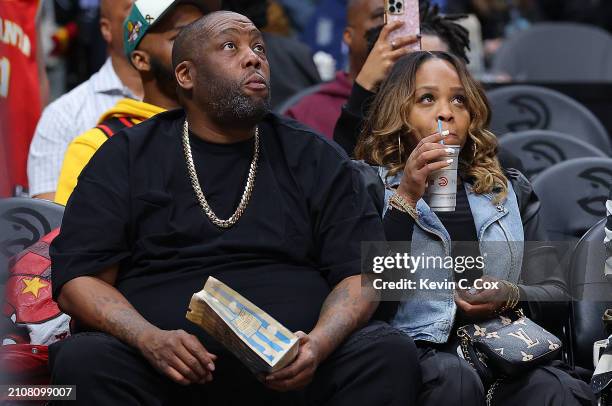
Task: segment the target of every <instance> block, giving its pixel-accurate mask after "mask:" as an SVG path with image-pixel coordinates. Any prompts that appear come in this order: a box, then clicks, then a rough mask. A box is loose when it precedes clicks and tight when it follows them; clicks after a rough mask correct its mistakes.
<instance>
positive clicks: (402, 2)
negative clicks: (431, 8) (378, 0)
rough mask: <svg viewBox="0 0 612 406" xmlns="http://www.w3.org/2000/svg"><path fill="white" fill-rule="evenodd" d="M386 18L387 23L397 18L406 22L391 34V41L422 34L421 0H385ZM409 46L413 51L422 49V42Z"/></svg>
mask: <svg viewBox="0 0 612 406" xmlns="http://www.w3.org/2000/svg"><path fill="white" fill-rule="evenodd" d="M385 19H386V23H387V24H389V23H391V22H393V21H396V20H400V21H403V22H404V25H403V26H402V27H400V28H398V29H397V30H395V31H392V32H391V33H390V34H389V40H390V41H394V40H396V39H397V38H399V37H406V36H414V35H418V34H420V33H421V28H420V25H421V24H420V18H419V0H385ZM409 47H410V48H411V49H412V50H413V51H420V50H421V42H420V41H419V42H416V43H414V44H413V45H410V46H409Z"/></svg>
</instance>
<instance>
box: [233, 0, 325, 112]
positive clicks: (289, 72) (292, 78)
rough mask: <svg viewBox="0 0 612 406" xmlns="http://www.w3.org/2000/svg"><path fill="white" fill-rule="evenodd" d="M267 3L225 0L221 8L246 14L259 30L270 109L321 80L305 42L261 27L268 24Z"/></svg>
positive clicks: (263, 0) (263, 1)
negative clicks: (263, 45) (266, 66)
mask: <svg viewBox="0 0 612 406" xmlns="http://www.w3.org/2000/svg"><path fill="white" fill-rule="evenodd" d="M268 5H269V4H268V1H267V0H225V1H224V5H223V9H224V10H229V11H235V12H237V13H240V14H243V15H245V16H247V17H249V19H250V20H251V21H253V23H254V24H255V26H256V27H257V28H259V29H260V30H262V35H263V37H264V41H265V42H266V52H267V58H268V61H269V62H270V66H272V70H271V77H270V86H271V92H272V99H271V102H270V103H271V106H272V108H273V109H274V108H276V107H278V106H279V105H280V104H281V103H282V102H284V101H285V100H287V99H288V98H290V97H291V96H293V95H294V94H295V93H297V92H299V91H300V90H302V89H304V88H307V87H310V86H313V85H316V84H317V83H319V82H321V78H320V77H319V72H318V71H317V67H316V65H315V64H314V61H313V59H312V52H311V51H310V48H308V46H307V45H306V44H304V43H302V42H300V41H298V40H297V39H294V38H291V37H285V36H282V35H279V34H276V33H271V32H266V31H265V30H264V28H265V27H266V26H267V25H268V18H267V11H268Z"/></svg>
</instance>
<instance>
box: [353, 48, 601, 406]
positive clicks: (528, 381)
mask: <svg viewBox="0 0 612 406" xmlns="http://www.w3.org/2000/svg"><path fill="white" fill-rule="evenodd" d="M490 116H491V111H490V108H489V104H488V102H487V99H486V96H485V93H484V91H483V90H482V88H481V86H480V85H479V84H478V83H477V82H476V81H475V80H474V79H473V78H472V76H471V75H470V73H469V72H468V70H467V68H466V67H465V65H464V63H463V62H462V61H460V60H459V59H458V58H457V57H455V56H452V55H450V54H448V53H444V52H415V53H412V54H410V55H407V56H404V57H402V58H401V59H400V60H398V61H397V62H396V64H395V65H394V67H393V68H392V70H391V72H390V73H389V75H388V77H387V78H386V79H385V80H384V81H383V82H382V84H381V85H380V88H379V90H378V92H377V94H376V97H375V98H374V100H373V102H372V104H371V107H370V110H369V114H368V116H367V119H366V121H365V124H364V126H363V130H362V133H361V136H360V138H359V141H358V143H357V148H356V150H355V155H356V158H357V159H361V160H364V161H366V162H367V163H369V164H371V165H373V166H375V168H377V170H378V173H379V175H380V177H381V179H382V180H383V182H384V184H385V195H386V196H385V211H384V225H385V231H386V235H387V239H388V240H389V241H411V249H412V250H413V251H415V250H417V249H418V251H415V255H416V254H417V253H418V255H424V256H427V257H447V256H451V257H453V258H455V259H456V258H458V257H459V256H463V257H466V256H472V257H479V256H481V255H484V256H485V257H486V260H485V265H484V267H481V268H480V269H479V268H478V267H473V268H472V269H471V270H468V271H465V272H464V273H461V274H459V273H458V271H456V272H455V271H453V269H446V270H445V269H441V268H436V269H427V268H424V269H420V270H418V271H417V274H416V275H417V277H418V278H420V279H424V278H427V279H429V280H430V281H432V282H444V281H453V280H455V281H459V279H464V280H465V281H467V283H468V286H469V285H471V284H472V283H473V282H474V281H475V280H476V279H484V280H487V281H490V282H498V288H491V289H485V288H482V289H481V288H478V289H474V288H472V289H470V290H467V289H457V290H453V289H437V290H436V291H431V290H425V289H415V290H412V291H410V294H409V296H408V297H407V298H404V300H403V301H402V302H400V303H399V306H398V309H397V311H396V312H395V314H394V316H393V317H392V323H393V325H394V326H395V327H397V328H399V329H400V330H402V331H403V332H405V333H406V334H409V335H410V336H412V338H413V339H414V340H415V342H416V343H417V346H418V347H419V351H420V363H421V369H422V375H423V391H422V394H421V399H420V400H421V403H420V404H427V405H429V404H431V405H437V404H458V405H459V404H461V405H481V404H485V399H487V400H488V401H489V402H487V403H490V404H494V405H521V404H529V405H580V404H590V400H591V399H592V394H591V393H590V390H589V388H588V385H586V383H584V382H581V381H579V380H578V379H576V378H574V377H573V376H572V375H571V372H569V370H568V368H566V367H565V366H564V364H562V363H561V362H560V361H553V362H551V363H547V364H543V365H540V366H539V367H537V368H535V369H532V370H530V371H527V372H525V373H524V374H523V375H521V376H519V377H516V378H512V379H510V378H508V379H505V380H503V381H502V382H501V383H499V384H497V385H495V386H493V387H492V389H491V388H484V386H483V384H482V383H481V381H480V378H479V377H478V375H477V374H476V373H475V371H474V369H472V367H471V366H470V365H469V364H468V363H467V362H466V361H464V360H463V359H461V358H460V356H458V351H457V339H456V330H457V328H458V327H460V326H462V325H464V324H468V323H476V322H478V321H482V320H487V319H491V318H492V317H495V316H496V315H497V313H498V312H499V311H502V310H508V309H509V308H512V307H513V306H512V305H514V306H517V305H518V306H520V307H521V308H523V310H524V312H525V313H526V314H527V315H529V316H531V318H532V319H535V320H536V322H538V323H539V324H540V325H543V326H545V327H546V328H548V329H549V330H552V331H559V330H560V328H559V327H560V326H561V325H562V323H563V321H564V317H563V312H562V311H560V309H563V305H564V301H566V300H567V298H568V295H567V288H566V283H565V281H564V275H563V272H562V270H561V267H554V266H550V262H539V263H536V264H534V263H533V258H535V257H534V256H533V255H528V254H533V252H529V253H528V252H527V251H530V250H531V249H532V248H531V245H527V244H524V242H525V241H546V235H545V233H544V232H543V230H542V229H541V228H540V226H539V224H538V211H539V202H538V199H537V197H536V196H535V194H534V193H533V190H532V189H531V185H530V184H529V181H528V180H527V179H526V178H525V177H524V176H523V175H522V174H521V173H520V172H519V171H517V170H515V169H502V167H501V166H500V164H499V161H498V159H497V157H496V152H497V141H496V137H495V135H493V134H492V133H491V132H490V131H489V130H488V126H489V121H490ZM439 122H441V123H442V128H443V131H442V132H441V133H440V131H439V124H438V123H439ZM450 145H457V146H459V147H460V153H459V159H458V160H459V162H458V178H457V197H456V208H455V211H453V212H434V211H433V210H432V209H431V208H430V207H429V205H428V204H427V202H426V200H427V196H426V189H427V182H428V180H427V179H428V177H429V175H430V174H431V173H432V172H433V171H436V170H440V169H443V168H446V167H448V166H449V165H450V164H451V163H452V159H453V158H451V156H452V154H451V152H452V151H450V149H449V146H450ZM458 242H461V244H457V243H458ZM464 242H472V243H471V244H465V243H464ZM416 247H418V248H416ZM541 249H542V247H538V249H537V250H540V251H538V252H539V253H542V252H544V251H542V250H541ZM537 250H536V251H537ZM547 252H548V253H550V250H549V251H547ZM487 254H488V256H487ZM553 256H554V255H553ZM541 258H542V257H541V256H540V259H541ZM547 259H550V257H547ZM457 263H458V262H457ZM485 389H486V390H487V392H488V393H487V395H485Z"/></svg>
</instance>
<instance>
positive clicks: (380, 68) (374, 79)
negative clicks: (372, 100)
mask: <svg viewBox="0 0 612 406" xmlns="http://www.w3.org/2000/svg"><path fill="white" fill-rule="evenodd" d="M402 25H404V23H403V22H402V21H393V22H391V23H389V24H386V25H385V26H384V27H383V29H382V31H381V32H380V36H379V37H378V40H377V41H376V44H374V48H372V51H371V52H370V55H368V59H366V61H365V63H364V64H363V67H362V68H361V71H360V72H359V74H358V75H357V77H356V78H355V81H356V82H357V83H358V84H359V85H360V86H361V87H363V88H364V89H366V90H369V91H370V92H373V91H375V90H376V88H377V87H378V85H379V84H380V83H381V82H382V81H383V80H385V79H386V78H387V75H388V74H389V72H390V71H391V69H392V68H393V65H395V62H396V61H397V60H398V59H399V58H401V57H402V56H404V55H407V54H409V53H410V52H411V50H410V48H408V45H411V44H414V43H415V42H418V41H419V37H418V36H416V35H415V36H409V37H401V38H398V39H396V40H395V41H393V42H391V41H389V33H390V32H392V31H394V30H396V29H398V28H399V27H401V26H402Z"/></svg>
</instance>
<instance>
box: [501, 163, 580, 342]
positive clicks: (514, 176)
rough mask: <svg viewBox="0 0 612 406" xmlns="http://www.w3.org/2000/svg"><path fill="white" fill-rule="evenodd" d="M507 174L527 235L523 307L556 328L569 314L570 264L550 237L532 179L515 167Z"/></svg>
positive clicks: (524, 260)
mask: <svg viewBox="0 0 612 406" xmlns="http://www.w3.org/2000/svg"><path fill="white" fill-rule="evenodd" d="M506 175H507V176H508V177H509V179H510V181H511V182H512V186H513V188H514V191H515V193H516V196H517V199H518V203H519V208H520V210H521V218H522V221H523V230H524V235H525V252H524V256H523V268H522V272H521V280H520V284H519V290H520V294H521V301H522V307H523V308H524V309H526V310H528V312H529V313H530V315H531V317H532V318H533V319H534V320H536V321H538V322H539V323H540V324H547V325H548V328H550V329H553V330H555V328H554V327H555V326H556V327H558V326H559V325H560V323H563V322H565V315H566V314H567V305H568V301H569V294H568V287H567V267H566V266H565V264H564V263H563V262H562V261H560V259H559V258H560V257H561V254H562V253H560V252H559V248H560V247H558V246H556V245H555V244H554V243H552V242H550V241H549V240H548V236H547V234H546V230H544V228H543V227H542V224H541V223H540V216H539V212H540V200H539V199H538V197H537V195H536V194H535V192H534V191H533V188H532V187H531V183H530V182H529V181H528V180H527V178H525V176H524V175H523V174H522V173H520V172H519V171H517V170H515V169H508V170H506Z"/></svg>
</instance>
